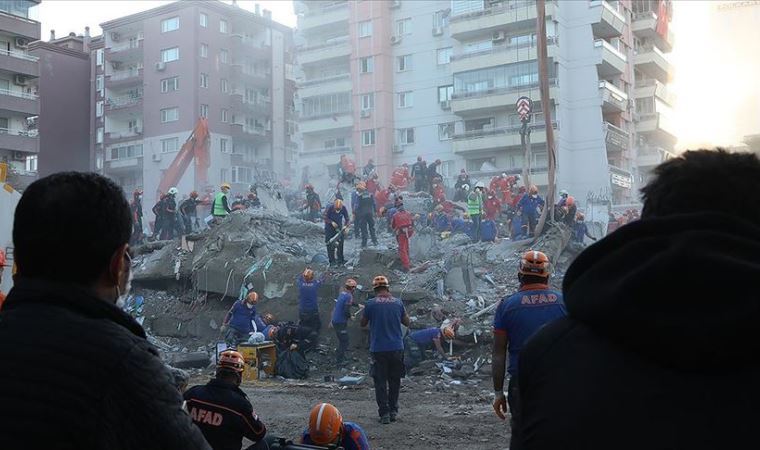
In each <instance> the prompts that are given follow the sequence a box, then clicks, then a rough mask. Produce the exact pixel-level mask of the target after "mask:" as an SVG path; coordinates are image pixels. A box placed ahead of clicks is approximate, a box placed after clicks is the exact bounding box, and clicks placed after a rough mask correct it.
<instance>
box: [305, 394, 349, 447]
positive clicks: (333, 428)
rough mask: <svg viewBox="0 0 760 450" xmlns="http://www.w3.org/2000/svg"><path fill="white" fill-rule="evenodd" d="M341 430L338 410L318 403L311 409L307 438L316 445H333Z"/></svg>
mask: <svg viewBox="0 0 760 450" xmlns="http://www.w3.org/2000/svg"><path fill="white" fill-rule="evenodd" d="M342 429H343V416H341V414H340V411H338V408H336V407H334V406H333V405H331V404H329V403H320V404H318V405H315V406H314V407H313V408H311V413H310V414H309V436H310V437H311V440H312V441H313V442H314V443H315V444H317V445H328V444H334V443H335V442H336V441H337V440H338V438H339V437H340V432H341V430H342Z"/></svg>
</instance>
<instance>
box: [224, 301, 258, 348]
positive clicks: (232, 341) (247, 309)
mask: <svg viewBox="0 0 760 450" xmlns="http://www.w3.org/2000/svg"><path fill="white" fill-rule="evenodd" d="M258 302H259V294H258V293H257V292H256V291H254V290H253V289H249V290H248V292H247V293H246V295H245V298H243V299H241V300H238V301H236V302H235V303H233V304H232V307H231V308H230V310H229V311H227V314H226V315H225V316H224V320H223V321H222V329H221V331H222V333H223V334H224V342H225V343H226V344H227V345H228V346H230V347H236V346H237V345H238V344H239V343H241V342H245V341H247V340H248V337H249V335H250V334H251V333H253V332H255V331H261V330H263V329H264V328H265V327H266V324H265V323H264V321H263V320H261V317H260V316H259V315H258V313H257V312H256V304H257V303H258Z"/></svg>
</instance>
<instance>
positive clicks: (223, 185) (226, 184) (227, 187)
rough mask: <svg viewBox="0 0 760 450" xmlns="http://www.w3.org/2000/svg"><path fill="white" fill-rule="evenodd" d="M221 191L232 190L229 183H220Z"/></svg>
mask: <svg viewBox="0 0 760 450" xmlns="http://www.w3.org/2000/svg"><path fill="white" fill-rule="evenodd" d="M222 189H232V186H230V184H229V183H222Z"/></svg>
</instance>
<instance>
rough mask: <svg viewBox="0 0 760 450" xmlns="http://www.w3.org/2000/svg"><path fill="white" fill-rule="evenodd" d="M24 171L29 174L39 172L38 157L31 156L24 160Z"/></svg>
mask: <svg viewBox="0 0 760 450" xmlns="http://www.w3.org/2000/svg"><path fill="white" fill-rule="evenodd" d="M24 169H26V171H27V172H36V171H37V155H31V156H27V157H26V158H24Z"/></svg>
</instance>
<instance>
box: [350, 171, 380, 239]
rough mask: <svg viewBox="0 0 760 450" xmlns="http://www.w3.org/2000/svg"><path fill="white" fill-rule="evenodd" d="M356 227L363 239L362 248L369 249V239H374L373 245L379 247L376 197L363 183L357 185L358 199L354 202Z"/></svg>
mask: <svg viewBox="0 0 760 450" xmlns="http://www.w3.org/2000/svg"><path fill="white" fill-rule="evenodd" d="M352 206H353V208H354V220H355V224H354V226H355V227H356V228H357V229H359V231H360V232H361V237H362V248H365V247H367V238H368V237H371V238H372V245H377V236H376V235H375V210H376V209H377V205H376V204H375V197H374V196H373V195H372V194H370V193H369V192H368V191H367V187H366V185H365V184H364V182H363V181H360V182H359V184H357V185H356V198H355V201H354V202H353V205H352Z"/></svg>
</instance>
